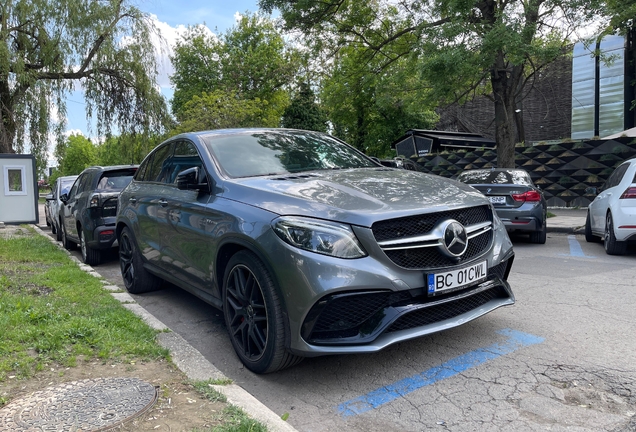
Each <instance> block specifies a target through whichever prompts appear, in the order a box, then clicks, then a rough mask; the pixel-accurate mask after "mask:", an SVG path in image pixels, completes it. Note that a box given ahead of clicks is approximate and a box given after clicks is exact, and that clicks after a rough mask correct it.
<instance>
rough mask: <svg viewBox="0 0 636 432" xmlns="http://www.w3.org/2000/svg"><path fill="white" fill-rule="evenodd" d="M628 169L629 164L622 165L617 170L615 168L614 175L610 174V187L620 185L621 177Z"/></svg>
mask: <svg viewBox="0 0 636 432" xmlns="http://www.w3.org/2000/svg"><path fill="white" fill-rule="evenodd" d="M628 167H629V164H623V165H621V166H619V167H618V168H616V171H614V173H613V174H612V177H613V178H614V179H613V181H612V185H611V186H610V187H614V186H618V185H619V184H620V182H621V181H622V180H623V176H624V175H625V172H626V171H627V168H628Z"/></svg>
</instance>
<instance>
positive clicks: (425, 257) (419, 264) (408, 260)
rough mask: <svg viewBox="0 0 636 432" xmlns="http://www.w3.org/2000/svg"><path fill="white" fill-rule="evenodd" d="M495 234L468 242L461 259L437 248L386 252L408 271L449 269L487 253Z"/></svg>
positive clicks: (484, 234)
mask: <svg viewBox="0 0 636 432" xmlns="http://www.w3.org/2000/svg"><path fill="white" fill-rule="evenodd" d="M492 237H493V232H492V230H491V231H487V232H485V233H483V234H481V235H479V236H477V237H475V238H472V239H470V240H469V241H468V248H467V249H466V252H465V253H464V255H462V256H461V257H460V258H459V259H452V258H449V257H448V256H446V255H444V254H442V253H440V251H439V249H438V248H436V247H423V248H417V249H397V250H388V251H385V253H386V255H387V256H388V257H389V259H390V260H391V261H393V262H394V263H395V264H397V265H399V266H400V267H404V268H407V269H434V268H439V267H449V266H454V265H457V264H462V263H464V262H467V261H470V260H472V259H473V258H476V257H478V256H479V255H481V254H482V253H484V252H486V251H487V250H488V248H489V246H490V243H491V240H492Z"/></svg>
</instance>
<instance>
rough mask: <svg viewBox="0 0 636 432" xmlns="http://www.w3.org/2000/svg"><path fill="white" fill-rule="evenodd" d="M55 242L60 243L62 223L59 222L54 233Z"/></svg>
mask: <svg viewBox="0 0 636 432" xmlns="http://www.w3.org/2000/svg"><path fill="white" fill-rule="evenodd" d="M55 240H57V241H62V221H61V220H60V225H59V228H58V229H57V230H56V232H55Z"/></svg>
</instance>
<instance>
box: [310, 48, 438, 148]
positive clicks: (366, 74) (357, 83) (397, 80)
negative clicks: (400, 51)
mask: <svg viewBox="0 0 636 432" xmlns="http://www.w3.org/2000/svg"><path fill="white" fill-rule="evenodd" d="M381 66H382V61H381V60H380V59H371V60H369V59H367V58H366V52H365V50H364V49H361V48H359V47H355V46H347V47H344V48H341V49H340V50H339V51H338V55H337V56H336V58H335V59H334V62H333V68H332V70H330V71H329V73H328V77H327V78H325V80H324V82H323V89H322V93H321V98H322V100H323V101H324V105H325V107H327V109H328V111H329V120H330V122H331V123H332V124H333V126H334V134H335V135H337V136H338V137H340V138H342V139H343V140H345V141H347V142H349V143H351V144H352V145H354V146H355V147H357V148H359V149H360V150H362V151H364V152H366V153H368V154H371V155H373V156H378V157H387V156H390V155H394V153H393V152H392V150H391V149H390V147H389V144H390V143H391V142H392V141H393V140H394V139H395V138H397V137H398V136H401V135H402V134H404V132H405V131H406V130H408V129H428V128H432V127H433V126H434V124H435V122H436V121H437V115H436V114H435V112H434V107H433V106H432V105H431V104H428V103H426V102H425V99H426V92H427V91H428V89H427V88H426V87H425V86H422V84H421V80H420V79H419V74H418V72H417V63H415V62H411V61H409V60H407V59H399V60H398V61H396V62H394V63H392V64H391V65H388V66H386V67H381Z"/></svg>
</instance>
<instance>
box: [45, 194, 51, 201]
mask: <svg viewBox="0 0 636 432" xmlns="http://www.w3.org/2000/svg"><path fill="white" fill-rule="evenodd" d="M44 198H45V199H46V200H47V201H51V200H52V199H53V194H46V195H45V196H44Z"/></svg>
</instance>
